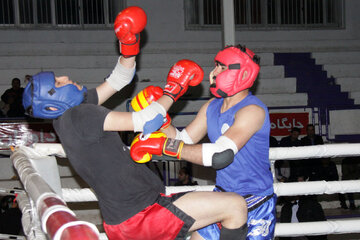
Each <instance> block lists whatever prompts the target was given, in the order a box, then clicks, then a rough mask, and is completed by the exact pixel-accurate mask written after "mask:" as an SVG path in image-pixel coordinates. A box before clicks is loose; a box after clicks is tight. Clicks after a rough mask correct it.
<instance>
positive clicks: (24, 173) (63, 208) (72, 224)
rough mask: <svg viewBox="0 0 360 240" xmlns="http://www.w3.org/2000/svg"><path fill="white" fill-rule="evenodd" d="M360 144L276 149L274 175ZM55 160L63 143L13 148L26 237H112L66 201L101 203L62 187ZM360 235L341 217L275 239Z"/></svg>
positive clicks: (297, 189) (343, 188)
mask: <svg viewBox="0 0 360 240" xmlns="http://www.w3.org/2000/svg"><path fill="white" fill-rule="evenodd" d="M359 155H360V144H325V145H316V146H306V147H296V148H294V147H293V148H271V149H270V161H271V166H272V172H273V173H274V162H275V161H276V160H299V159H307V158H329V157H330V158H333V157H348V156H359ZM56 156H57V157H61V158H66V156H65V153H64V151H63V149H62V147H61V145H60V144H34V145H33V146H32V147H25V146H22V147H18V148H16V149H14V152H13V153H12V155H11V157H10V159H11V160H12V162H13V165H14V167H15V169H16V170H17V172H18V174H19V177H20V180H21V182H22V184H23V186H24V189H25V191H19V192H18V193H17V194H18V197H17V201H18V204H19V207H20V209H21V211H22V213H23V216H22V224H23V230H24V233H25V235H26V239H47V237H48V238H50V239H56V240H60V239H61V240H68V239H82V240H87V239H89V240H92V239H107V237H106V235H105V234H104V233H99V231H98V229H97V227H96V226H95V225H94V224H92V223H89V222H85V221H81V220H78V219H77V218H76V216H75V214H74V212H73V211H72V210H71V209H69V208H68V206H67V204H66V203H67V202H93V201H97V198H96V196H95V194H94V193H93V192H92V191H91V189H86V188H84V189H69V188H61V184H60V177H59V172H58V168H57V164H56ZM213 187H214V186H183V187H167V188H166V193H167V194H171V193H174V192H182V191H212V189H213ZM274 190H275V193H276V194H277V195H278V196H296V195H315V194H334V193H358V192H360V180H346V181H331V182H326V181H312V182H301V183H299V182H292V183H274ZM346 233H360V219H356V218H355V219H354V218H353V219H339V220H329V221H324V222H302V223H277V224H276V227H275V236H276V237H283V236H293V237H295V236H304V235H306V236H309V235H325V234H346Z"/></svg>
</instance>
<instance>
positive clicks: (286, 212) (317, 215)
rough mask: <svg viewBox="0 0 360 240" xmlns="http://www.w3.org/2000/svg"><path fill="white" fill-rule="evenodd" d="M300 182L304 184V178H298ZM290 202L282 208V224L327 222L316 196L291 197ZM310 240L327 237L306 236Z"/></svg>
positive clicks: (283, 238)
mask: <svg viewBox="0 0 360 240" xmlns="http://www.w3.org/2000/svg"><path fill="white" fill-rule="evenodd" d="M297 181H298V182H303V181H304V177H298V179H297ZM288 199H289V201H287V202H285V204H284V205H283V206H282V208H281V212H280V222H281V223H290V222H314V221H326V218H325V214H324V210H323V208H322V206H321V204H320V203H319V202H318V200H317V197H316V196H315V195H311V196H294V197H289V198H288ZM279 239H280V240H290V239H291V238H290V237H281V238H279ZM305 239H309V240H326V239H327V236H326V235H320V236H306V237H305Z"/></svg>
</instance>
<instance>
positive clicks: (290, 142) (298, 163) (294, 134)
mask: <svg viewBox="0 0 360 240" xmlns="http://www.w3.org/2000/svg"><path fill="white" fill-rule="evenodd" d="M299 135H300V129H299V128H297V127H294V128H292V129H291V132H290V135H289V136H287V137H283V138H282V139H281V140H280V147H299V146H301V141H300V140H299ZM277 162H279V165H280V166H281V168H285V169H283V170H281V169H280V171H279V172H281V171H286V169H290V173H289V174H288V175H289V176H288V177H287V178H286V181H287V182H295V181H297V178H298V177H300V176H306V175H307V174H305V166H304V162H303V161H302V160H291V161H288V160H281V161H277ZM305 178H306V177H305Z"/></svg>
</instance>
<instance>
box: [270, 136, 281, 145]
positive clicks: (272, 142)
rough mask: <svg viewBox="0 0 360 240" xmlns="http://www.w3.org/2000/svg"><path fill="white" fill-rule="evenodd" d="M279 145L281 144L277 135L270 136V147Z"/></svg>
mask: <svg viewBox="0 0 360 240" xmlns="http://www.w3.org/2000/svg"><path fill="white" fill-rule="evenodd" d="M278 146H279V142H278V140H277V139H276V138H275V137H273V136H270V147H278Z"/></svg>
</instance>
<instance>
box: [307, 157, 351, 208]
mask: <svg viewBox="0 0 360 240" xmlns="http://www.w3.org/2000/svg"><path fill="white" fill-rule="evenodd" d="M319 162H320V164H318V165H316V166H315V168H314V170H313V172H312V174H311V175H310V178H309V181H321V180H325V181H338V180H339V174H338V171H337V168H336V164H335V163H334V162H333V161H331V160H330V159H329V158H321V159H320V160H319ZM338 197H339V201H340V206H341V208H344V209H347V206H346V204H345V205H343V204H344V203H345V202H344V201H343V195H342V194H340V193H338Z"/></svg>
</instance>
